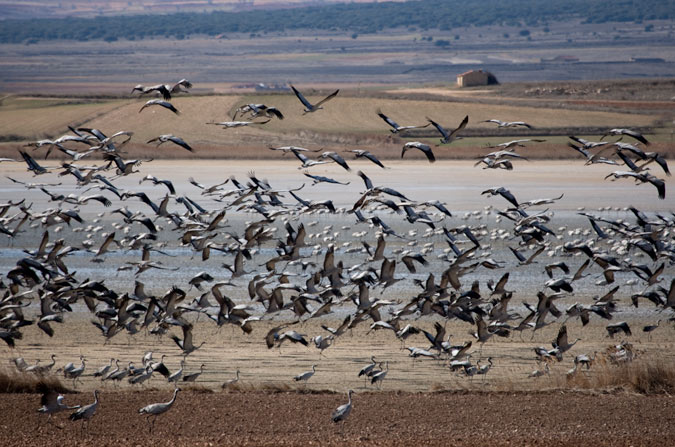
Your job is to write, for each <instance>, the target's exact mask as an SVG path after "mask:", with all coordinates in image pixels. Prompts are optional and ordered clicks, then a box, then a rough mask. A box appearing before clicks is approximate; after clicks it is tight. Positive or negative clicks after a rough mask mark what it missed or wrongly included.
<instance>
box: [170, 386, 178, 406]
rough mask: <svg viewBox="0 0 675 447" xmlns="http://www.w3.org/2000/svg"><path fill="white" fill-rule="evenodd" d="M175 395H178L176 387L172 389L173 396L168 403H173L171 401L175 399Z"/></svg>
mask: <svg viewBox="0 0 675 447" xmlns="http://www.w3.org/2000/svg"><path fill="white" fill-rule="evenodd" d="M176 396H178V388H176V389H175V390H173V397H172V398H171V400H170V401H169V405H173V403H174V402H175V401H176Z"/></svg>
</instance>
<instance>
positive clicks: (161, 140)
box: [146, 134, 194, 152]
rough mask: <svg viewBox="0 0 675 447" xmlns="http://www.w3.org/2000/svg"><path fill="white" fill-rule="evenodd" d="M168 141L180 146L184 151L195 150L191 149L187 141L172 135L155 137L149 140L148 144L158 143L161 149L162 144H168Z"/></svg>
mask: <svg viewBox="0 0 675 447" xmlns="http://www.w3.org/2000/svg"><path fill="white" fill-rule="evenodd" d="M167 141H170V142H172V143H174V144H177V145H178V146H180V147H182V148H183V149H187V150H188V151H190V152H194V150H193V149H192V148H191V147H190V145H189V144H187V143H186V142H185V140H183V139H182V138H179V137H176V136H174V135H171V134H166V135H160V136H158V137H155V138H153V139H151V140H148V141H147V142H146V143H147V144H150V143H155V142H156V143H157V146H158V147H159V145H160V144H162V143H166V142H167Z"/></svg>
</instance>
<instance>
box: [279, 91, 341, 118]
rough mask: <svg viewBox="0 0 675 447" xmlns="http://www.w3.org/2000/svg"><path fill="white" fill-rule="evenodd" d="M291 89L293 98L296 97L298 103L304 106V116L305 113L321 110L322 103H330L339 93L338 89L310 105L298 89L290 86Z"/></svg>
mask: <svg viewBox="0 0 675 447" xmlns="http://www.w3.org/2000/svg"><path fill="white" fill-rule="evenodd" d="M291 89H292V90H293V93H295V96H297V97H298V99H299V100H300V102H301V103H302V104H303V105H304V106H305V110H304V113H303V115H305V114H307V113H312V112H316V111H317V110H319V109H323V107H321V105H322V104H323V103H325V102H327V101H330V100H331V99H333V98H335V97H336V96H337V94H338V93H339V92H340V89H337V90H335V91H334V92H333V93H331V94H330V95H328V96H326V97H325V98H323V99H322V100H321V101H319V102H317V103H316V104H312V103H311V102H309V101H307V98H305V97H304V95H303V94H302V93H300V92H299V91H298V89H296V88H295V87H293V86H292V85H291Z"/></svg>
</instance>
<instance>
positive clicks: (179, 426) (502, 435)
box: [0, 390, 675, 447]
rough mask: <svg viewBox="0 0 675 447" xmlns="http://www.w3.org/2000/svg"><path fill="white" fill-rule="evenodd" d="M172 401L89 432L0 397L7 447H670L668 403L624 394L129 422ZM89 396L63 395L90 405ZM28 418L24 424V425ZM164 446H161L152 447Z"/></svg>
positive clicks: (100, 420) (257, 407)
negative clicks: (339, 420) (338, 418)
mask: <svg viewBox="0 0 675 447" xmlns="http://www.w3.org/2000/svg"><path fill="white" fill-rule="evenodd" d="M169 397H170V392H169V391H145V392H142V393H138V392H119V391H111V392H104V393H103V394H102V396H101V404H100V409H99V411H98V414H97V415H96V416H95V417H94V419H93V420H92V421H91V423H90V425H89V427H88V429H85V431H84V432H83V433H81V432H80V424H79V423H72V422H70V421H68V420H66V417H65V415H63V414H60V415H56V416H55V417H54V424H53V425H46V424H44V420H43V421H42V423H43V425H42V426H41V427H40V428H36V427H37V425H38V417H37V415H36V414H35V409H36V408H37V407H38V404H39V395H35V394H33V395H3V396H2V401H1V402H0V411H1V412H2V415H3V422H2V424H1V427H0V428H2V432H3V435H2V439H3V444H5V445H12V446H16V447H20V446H52V445H54V442H55V441H54V440H55V439H58V444H59V445H62V446H69V445H73V446H74V445H77V446H81V445H97V446H117V445H120V443H124V444H127V445H148V444H153V443H157V442H161V443H162V445H167V446H187V445H241V446H308V445H321V446H338V445H339V446H342V445H362V446H375V445H387V446H408V445H422V446H446V445H449V444H450V445H457V446H484V445H486V444H489V445H496V446H507V445H546V446H563V445H577V446H635V445H640V446H663V445H671V444H673V443H674V442H675V415H674V413H673V405H674V402H673V398H672V397H671V396H664V395H660V396H642V395H636V394H626V393H566V392H559V391H542V392H536V393H512V392H507V393H481V392H467V393H464V392H462V393H432V394H428V393H422V394H420V393H407V392H402V393H392V392H378V393H357V394H355V395H354V399H353V402H354V403H353V406H354V409H353V411H352V414H351V415H350V417H349V418H348V420H347V422H346V423H345V424H344V427H340V426H336V425H334V424H332V423H331V422H330V420H329V415H330V413H331V412H332V411H333V409H335V408H336V407H337V406H338V405H341V404H343V403H344V402H345V401H346V397H345V395H344V394H330V393H328V394H327V393H318V394H315V393H312V394H305V393H295V392H281V393H264V392H245V393H239V392H230V393H222V392H217V393H203V392H199V391H190V390H187V391H184V392H183V393H180V394H179V396H178V399H177V401H176V404H175V407H174V408H172V409H171V410H170V411H169V412H168V413H166V414H165V415H162V416H160V417H159V419H158V420H157V423H156V425H155V428H154V431H153V432H152V433H149V432H148V424H147V422H146V421H145V417H143V416H141V415H138V414H135V413H136V412H137V410H138V409H139V408H141V407H143V406H145V405H147V404H148V403H151V402H162V401H166V400H168V398H169ZM91 401H92V398H91V396H90V394H89V393H86V394H78V395H67V396H66V402H68V403H69V404H75V403H78V404H80V403H81V404H85V403H90V402H91ZM28 415H30V416H28ZM158 440H161V441H158Z"/></svg>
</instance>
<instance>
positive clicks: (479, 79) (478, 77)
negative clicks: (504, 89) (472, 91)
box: [457, 70, 499, 87]
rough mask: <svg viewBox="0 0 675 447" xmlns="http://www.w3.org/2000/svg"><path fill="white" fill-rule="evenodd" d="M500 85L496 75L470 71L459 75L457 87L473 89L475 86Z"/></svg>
mask: <svg viewBox="0 0 675 447" xmlns="http://www.w3.org/2000/svg"><path fill="white" fill-rule="evenodd" d="M490 84H499V82H498V81H497V78H496V77H495V75H493V74H492V73H490V72H489V71H483V70H469V71H467V72H465V73H462V74H460V75H457V85H458V86H460V87H473V86H475V85H490Z"/></svg>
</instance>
